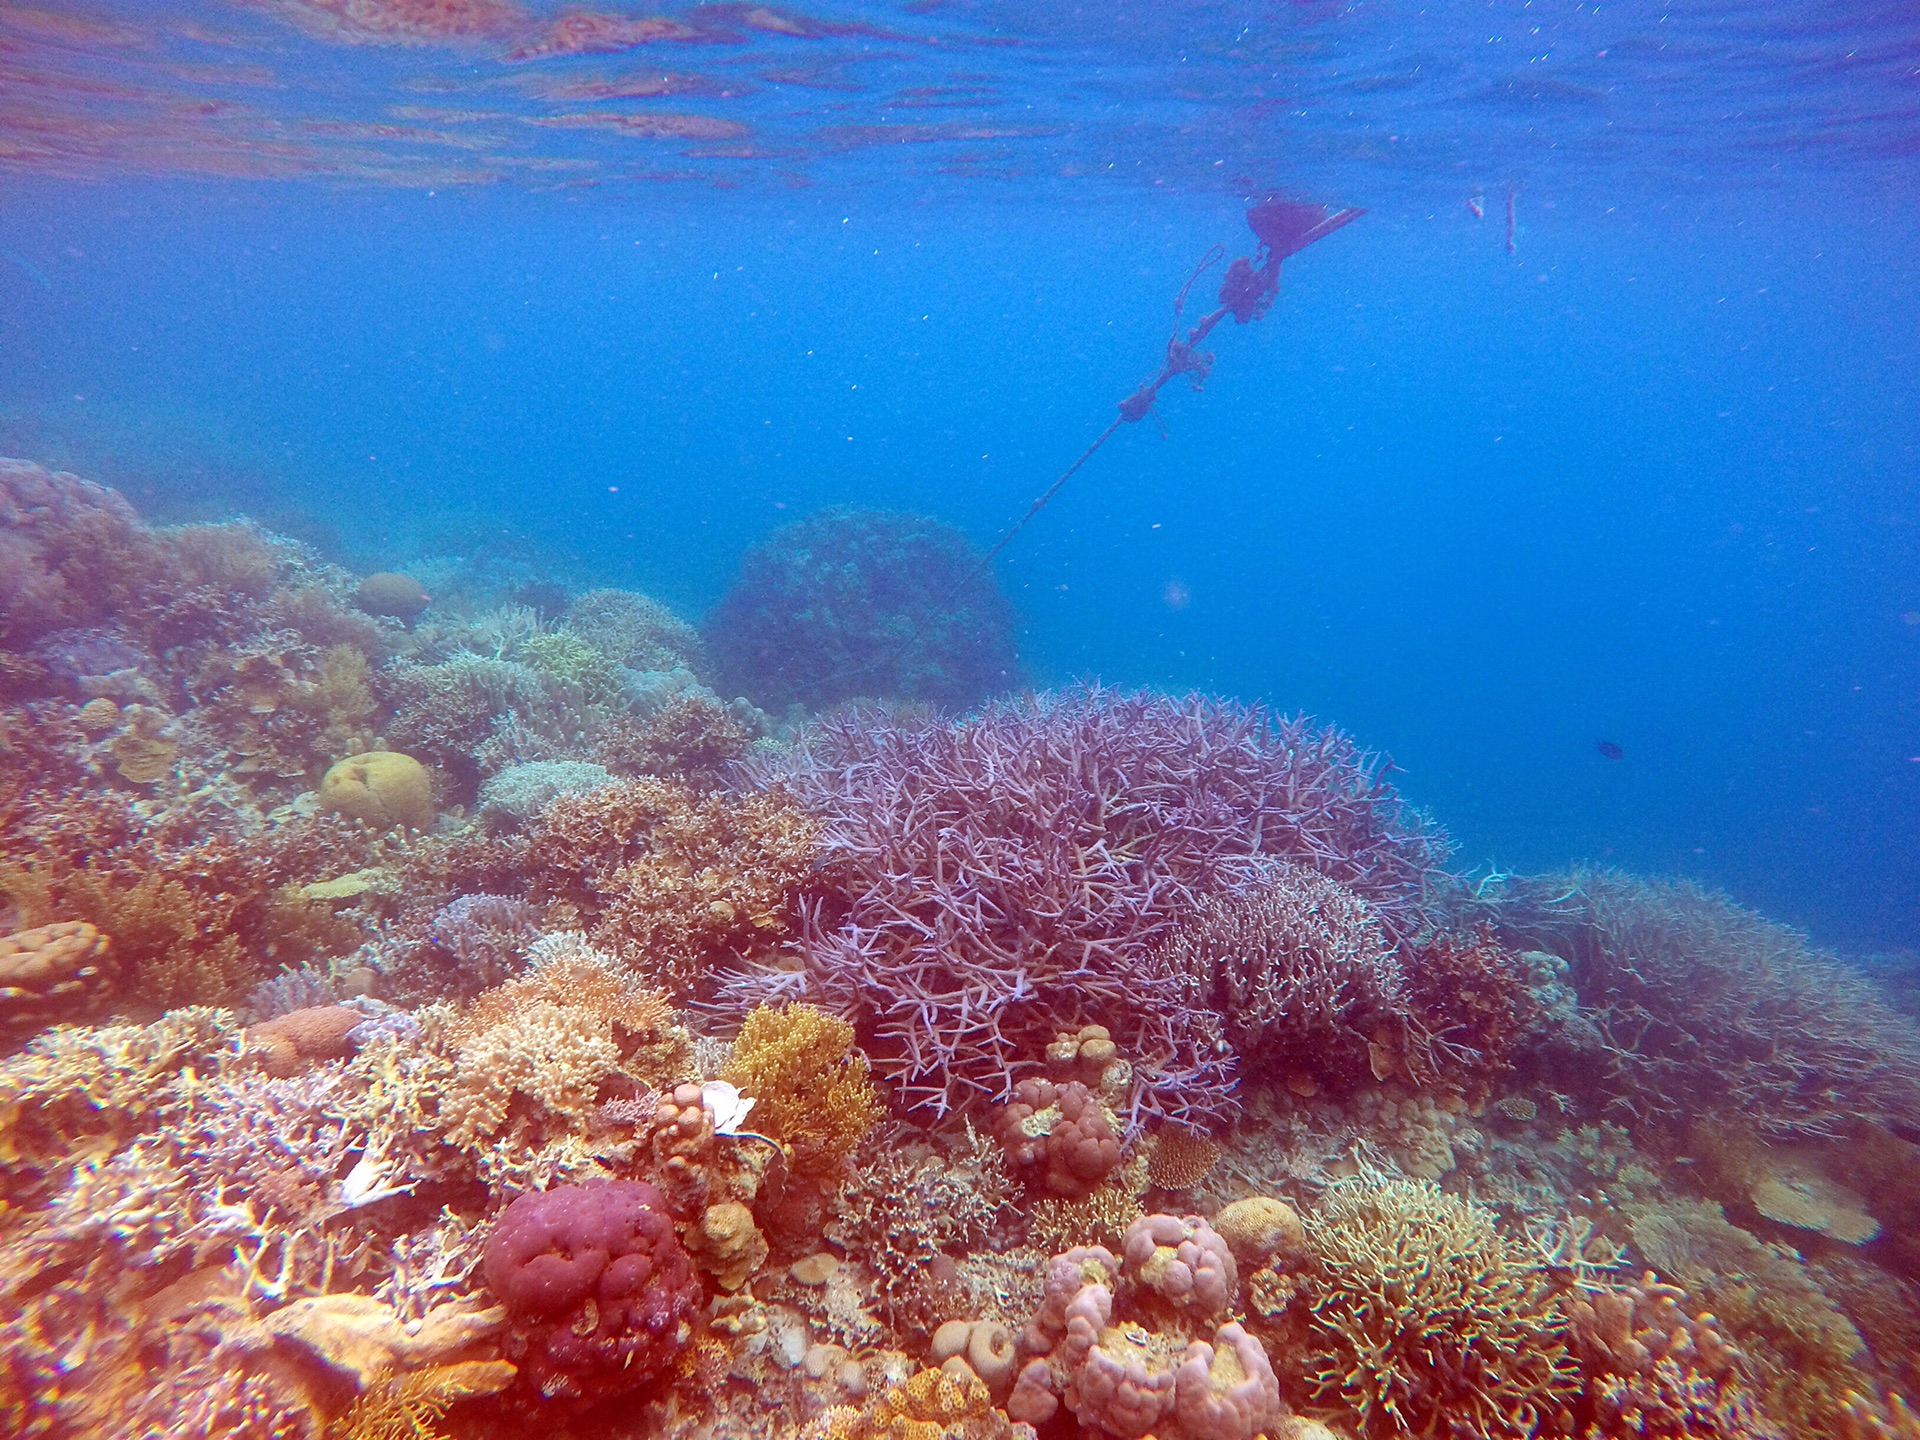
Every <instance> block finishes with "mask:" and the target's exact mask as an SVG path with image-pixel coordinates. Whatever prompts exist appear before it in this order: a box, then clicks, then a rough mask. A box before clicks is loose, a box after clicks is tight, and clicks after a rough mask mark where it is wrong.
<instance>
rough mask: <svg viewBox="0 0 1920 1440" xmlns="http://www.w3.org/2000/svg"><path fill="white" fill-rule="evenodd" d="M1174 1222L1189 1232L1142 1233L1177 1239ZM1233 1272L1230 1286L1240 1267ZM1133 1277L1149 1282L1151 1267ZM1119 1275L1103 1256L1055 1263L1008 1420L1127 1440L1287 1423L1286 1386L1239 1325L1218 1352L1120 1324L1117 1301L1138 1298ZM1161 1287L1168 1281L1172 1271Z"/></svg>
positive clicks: (1147, 1226) (1196, 1438) (1155, 1220)
mask: <svg viewBox="0 0 1920 1440" xmlns="http://www.w3.org/2000/svg"><path fill="white" fill-rule="evenodd" d="M1168 1221H1171V1222H1172V1224H1173V1226H1175V1227H1183V1226H1184V1222H1181V1221H1178V1220H1175V1219H1174V1217H1172V1216H1165V1215H1159V1216H1147V1217H1144V1225H1143V1226H1142V1228H1141V1230H1140V1233H1141V1234H1143V1235H1144V1234H1149V1233H1162V1234H1166V1235H1167V1237H1168V1238H1171V1234H1170V1232H1167V1231H1166V1228H1165V1226H1164V1225H1163V1224H1162V1223H1161V1222H1168ZM1187 1228H1191V1227H1187ZM1208 1233H1209V1234H1210V1233H1211V1232H1208ZM1213 1238H1214V1239H1215V1240H1216V1241H1217V1240H1218V1237H1217V1236H1215V1237H1213ZM1149 1248H1150V1249H1151V1248H1154V1247H1149ZM1219 1253H1220V1254H1221V1255H1225V1245H1224V1243H1221V1245H1220V1247H1219ZM1149 1264H1151V1257H1150V1259H1149ZM1225 1264H1226V1266H1227V1267H1228V1271H1227V1275H1228V1283H1229V1285H1230V1284H1231V1267H1232V1264H1233V1262H1232V1259H1231V1258H1230V1257H1228V1258H1227V1259H1226V1261H1225ZM1132 1268H1134V1269H1135V1270H1136V1271H1141V1272H1142V1273H1143V1274H1144V1268H1145V1267H1140V1266H1135V1267H1132ZM1120 1274H1121V1268H1120V1263H1119V1262H1118V1261H1117V1260H1116V1259H1115V1258H1114V1256H1113V1254H1112V1253H1111V1252H1110V1251H1107V1250H1105V1249H1102V1248H1100V1247H1098V1246H1093V1247H1085V1248H1080V1249H1074V1250H1069V1251H1067V1252H1065V1253H1063V1254H1060V1255H1056V1256H1055V1257H1054V1258H1053V1259H1052V1260H1051V1261H1049V1262H1048V1265H1047V1270H1046V1274H1045V1278H1044V1289H1043V1292H1042V1298H1041V1304H1040V1309H1039V1311H1038V1313H1037V1314H1036V1315H1035V1316H1034V1319H1033V1321H1032V1322H1031V1323H1030V1324H1029V1325H1028V1326H1027V1328H1026V1329H1025V1330H1024V1331H1023V1332H1022V1333H1021V1337H1020V1351H1021V1354H1022V1355H1023V1356H1026V1357H1029V1358H1027V1359H1026V1360H1025V1363H1024V1364H1023V1365H1022V1366H1021V1369H1020V1371H1019V1374H1018V1377H1017V1379H1016V1380H1015V1382H1014V1387H1013V1391H1012V1394H1011V1395H1010V1396H1009V1397H1008V1399H1007V1413H1008V1414H1009V1415H1011V1416H1012V1417H1013V1418H1014V1419H1016V1420H1022V1421H1025V1422H1027V1423H1029V1424H1032V1425H1036V1426H1037V1425H1044V1424H1046V1423H1047V1422H1048V1421H1049V1420H1051V1419H1052V1418H1053V1417H1054V1415H1055V1414H1056V1413H1057V1412H1058V1411H1059V1410H1060V1409H1061V1408H1062V1407H1064V1408H1065V1409H1066V1410H1067V1411H1068V1412H1069V1413H1070V1414H1072V1415H1073V1417H1074V1418H1075V1419H1076V1420H1078V1421H1079V1422H1080V1424H1081V1425H1082V1426H1084V1427H1086V1428H1087V1429H1089V1430H1093V1431H1096V1432H1098V1433H1101V1434H1106V1435H1116V1436H1120V1437H1122V1440H1141V1437H1144V1436H1146V1435H1149V1434H1151V1435H1155V1436H1158V1437H1162V1440H1253V1437H1254V1436H1256V1435H1260V1434H1262V1433H1265V1432H1268V1431H1271V1430H1272V1429H1273V1428H1274V1427H1275V1426H1276V1425H1277V1424H1279V1423H1280V1421H1281V1420H1282V1418H1283V1417H1284V1416H1285V1413H1286V1412H1285V1410H1284V1407H1283V1406H1282V1404H1281V1400H1280V1384H1279V1380H1278V1379H1277V1377H1276V1376H1275V1374H1274V1371H1273V1365H1272V1362H1271V1361H1270V1360H1269V1359H1268V1358H1267V1353H1266V1350H1265V1349H1264V1348H1263V1347H1262V1346H1261V1344H1260V1342H1259V1341H1258V1340H1256V1339H1255V1338H1254V1337H1253V1336H1251V1335H1249V1334H1248V1333H1247V1332H1246V1330H1245V1328H1244V1327H1242V1326H1241V1325H1239V1324H1238V1323H1237V1322H1231V1321H1230V1322H1228V1323H1227V1324H1224V1325H1221V1326H1220V1327H1219V1328H1218V1329H1217V1330H1215V1331H1214V1334H1213V1340H1212V1342H1211V1343H1209V1342H1207V1341H1204V1340H1186V1339H1185V1338H1184V1337H1183V1336H1182V1334H1181V1333H1180V1332H1179V1331H1178V1330H1161V1329H1158V1328H1152V1327H1149V1326H1147V1325H1144V1324H1141V1323H1139V1322H1138V1321H1136V1320H1126V1319H1120V1320H1116V1308H1115V1307H1116V1291H1118V1294H1119V1296H1120V1297H1122V1298H1125V1297H1126V1296H1128V1295H1129V1294H1131V1293H1133V1291H1132V1287H1123V1286H1121V1285H1120V1283H1119V1277H1120ZM1156 1278H1158V1279H1162V1280H1164V1279H1165V1278H1166V1271H1165V1269H1162V1270H1161V1271H1160V1273H1159V1275H1158V1276H1157V1277H1156ZM1176 1288H1177V1287H1176ZM1188 1293H1195V1292H1194V1291H1193V1290H1191V1289H1190V1290H1189V1292H1188Z"/></svg>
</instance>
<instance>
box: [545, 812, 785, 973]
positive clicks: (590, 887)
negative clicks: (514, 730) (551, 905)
mask: <svg viewBox="0 0 1920 1440" xmlns="http://www.w3.org/2000/svg"><path fill="white" fill-rule="evenodd" d="M817 834H818V830H817V827H816V825H815V824H814V822H813V821H812V820H810V819H808V818H807V817H806V816H805V815H803V814H802V813H801V812H800V811H799V810H798V809H796V808H795V807H794V806H793V805H792V804H791V803H790V802H788V801H787V800H786V799H785V798H784V797H783V796H781V795H779V794H778V793H775V792H770V791H762V792H756V793H754V794H750V795H721V794H705V795H703V794H699V793H696V792H695V791H694V790H693V789H692V788H691V787H689V786H688V785H686V784H684V783H680V782H675V781H668V780H657V779H639V780H627V781H623V782H622V783H620V784H618V785H609V786H605V787H603V788H601V789H598V790H591V791H586V792H583V793H580V794H575V795H562V796H560V797H559V798H558V799H556V800H555V801H554V802H553V804H552V805H550V806H548V808H547V811H546V813H545V814H544V815H543V816H542V817H541V820H540V823H539V824H538V826H537V827H536V828H535V831H534V835H533V844H532V854H531V860H532V864H533V867H534V887H535V889H536V890H537V891H544V892H545V893H546V894H547V895H548V896H551V897H553V898H558V899H564V900H570V901H572V902H574V903H575V904H577V905H578V906H579V907H580V909H581V911H582V913H583V915H584V916H585V917H586V918H587V919H588V920H589V921H590V922H592V923H593V924H594V927H595V928H594V932H593V933H594V939H595V941H596V942H597V943H599V944H601V945H603V946H605V947H606V948H607V949H608V950H610V951H612V952H613V953H614V954H615V955H617V956H619V957H620V958H621V959H622V960H625V961H627V962H628V963H629V964H632V965H635V966H636V967H638V968H640V969H642V970H643V971H645V972H646V973H647V974H648V975H649V976H651V977H655V978H657V979H658V980H659V981H660V982H662V983H664V984H665V985H666V986H667V988H668V989H669V990H670V991H672V992H674V993H676V994H685V993H688V992H691V991H693V990H695V989H696V988H698V987H699V986H700V985H701V983H702V981H703V980H704V978H705V977H706V975H707V974H708V973H709V971H710V970H711V969H712V968H713V963H714V962H715V961H716V960H718V959H720V958H722V957H726V956H737V955H743V954H748V953H751V952H754V951H757V950H763V949H766V948H768V947H769V946H771V945H772V944H775V943H777V942H778V941H780V940H782V939H784V938H786V937H787V936H788V935H789V934H790V933H791V924H792V919H793V913H794V909H795V902H796V900H797V899H798V895H799V891H800V887H801V885H802V883H803V882H804V881H805V879H806V877H807V875H808V872H809V869H810V867H811V864H812V858H813V853H814V847H815V842H816V837H817Z"/></svg>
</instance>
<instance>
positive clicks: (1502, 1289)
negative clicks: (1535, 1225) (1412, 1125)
mask: <svg viewBox="0 0 1920 1440" xmlns="http://www.w3.org/2000/svg"><path fill="white" fill-rule="evenodd" d="M1306 1232H1307V1242H1308V1245H1309V1246H1310V1247H1311V1249H1312V1251H1313V1255H1314V1261H1315V1265H1316V1270H1317V1275H1318V1277H1319V1287H1318V1294H1317V1296H1316V1298H1315V1299H1314V1302H1313V1323H1314V1328H1315V1330H1316V1332H1317V1333H1318V1336H1319V1338H1320V1340H1321V1342H1322V1343H1323V1344H1324V1346H1325V1351H1324V1354H1323V1357H1322V1358H1321V1359H1319V1360H1318V1361H1317V1362H1316V1364H1315V1366H1314V1368H1313V1371H1312V1379H1313V1382H1314V1384H1315V1386H1316V1387H1317V1389H1318V1392H1319V1399H1320V1400H1321V1402H1322V1403H1323V1404H1328V1405H1340V1406H1343V1407H1344V1408H1345V1410H1346V1411H1347V1413H1348V1414H1349V1415H1351V1417H1352V1420H1353V1423H1354V1425H1355V1427H1356V1429H1357V1430H1358V1432H1359V1434H1360V1435H1361V1436H1362V1440H1388V1437H1393V1436H1415V1435H1418V1436H1425V1435H1431V1434H1433V1433H1434V1432H1435V1431H1436V1430H1437V1429H1444V1428H1451V1429H1452V1430H1454V1431H1455V1432H1457V1433H1458V1432H1464V1433H1470V1434H1474V1435H1484V1436H1493V1437H1503V1436H1504V1437H1514V1440H1519V1437H1527V1436H1532V1435H1534V1434H1536V1433H1538V1432H1539V1431H1541V1430H1542V1429H1545V1430H1549V1431H1551V1430H1563V1429H1564V1428H1565V1425H1566V1418H1567V1417H1566V1411H1567V1407H1568V1406H1569V1404H1570V1403H1571V1401H1572V1399H1573V1396H1574V1393H1575V1391H1576V1388H1577V1385H1576V1380H1575V1372H1574V1368H1573V1365H1572V1363H1571V1361H1569V1359H1568V1357H1567V1352H1566V1346H1565V1344H1564V1342H1563V1339H1562V1332H1563V1330H1564V1323H1563V1321H1562V1320H1561V1319H1560V1318H1559V1316H1558V1315H1557V1313H1556V1311H1555V1309H1554V1306H1553V1299H1552V1293H1551V1286H1550V1285H1549V1283H1548V1279H1547V1277H1546V1276H1545V1275H1544V1274H1543V1273H1542V1271H1541V1269H1540V1267H1539V1266H1538V1265H1537V1264H1536V1263H1535V1261H1534V1259H1533V1257H1532V1256H1531V1255H1530V1254H1529V1252H1528V1250H1527V1248H1526V1246H1525V1245H1524V1244H1523V1243H1521V1242H1517V1241H1514V1240H1510V1239H1508V1238H1507V1237H1506V1236H1504V1235H1502V1234H1501V1233H1500V1231H1499V1230H1498V1229H1497V1228H1496V1227H1495V1225H1494V1218H1493V1213H1492V1212H1491V1211H1489V1210H1487V1209H1485V1208H1484V1207H1482V1206H1480V1205H1477V1204H1475V1203H1473V1202H1472V1201H1468V1200H1462V1199H1459V1198H1458V1197H1456V1196H1452V1195H1447V1194H1444V1193H1442V1192H1441V1190H1440V1189H1439V1187H1438V1186H1436V1185H1434V1184H1432V1183H1431V1182H1429V1181H1410V1180H1395V1179H1390V1178H1388V1177H1386V1176H1384V1175H1381V1174H1378V1173H1375V1172H1370V1171H1363V1172H1362V1173H1361V1174H1359V1175H1356V1176H1352V1177H1350V1178H1347V1179H1342V1180H1335V1181H1334V1182H1333V1183H1332V1184H1330V1185H1329V1186H1328V1187H1327V1191H1326V1194H1325V1196H1324V1197H1323V1198H1322V1200H1321V1203H1320V1204H1319V1206H1317V1207H1316V1208H1315V1209H1314V1211H1313V1212H1312V1213H1311V1214H1310V1215H1309V1216H1308V1217H1307V1219H1306Z"/></svg>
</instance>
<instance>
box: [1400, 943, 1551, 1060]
mask: <svg viewBox="0 0 1920 1440" xmlns="http://www.w3.org/2000/svg"><path fill="white" fill-rule="evenodd" d="M1531 973H1532V972H1531V970H1530V968H1529V967H1528V966H1527V965H1526V964H1525V963H1524V962H1523V961H1522V960H1521V959H1520V957H1519V956H1517V955H1515V954H1513V953H1512V952H1511V951H1509V950H1507V949H1506V948H1505V947H1503V946H1502V945H1501V944H1500V942H1499V940H1498V939H1496V938H1495V936H1494V934H1493V932H1492V930H1491V929H1490V928H1488V927H1482V928H1480V929H1477V930H1470V931H1467V930H1443V931H1441V932H1439V933H1438V934H1436V935H1432V936H1428V937H1426V938H1425V939H1423V940H1422V941H1421V942H1420V943H1419V944H1417V945H1415V946H1413V947H1412V950H1411V953H1410V955H1409V957H1408V960H1407V987H1408V992H1409V999H1410V1001H1411V1005H1412V1009H1413V1015H1414V1023H1415V1026H1416V1029H1417V1030H1418V1031H1419V1032H1420V1033H1421V1034H1422V1035H1424V1036H1425V1037H1427V1038H1426V1040H1425V1042H1424V1044H1423V1045H1422V1047H1421V1055H1420V1057H1419V1061H1418V1062H1417V1069H1416V1078H1418V1079H1420V1080H1423V1081H1426V1080H1433V1079H1439V1080H1441V1081H1443V1082H1444V1083H1447V1084H1450V1085H1454V1086H1458V1087H1460V1088H1466V1087H1469V1086H1471V1087H1473V1088H1475V1089H1476V1090H1477V1091H1478V1092H1479V1093H1480V1094H1481V1095H1483V1096H1484V1094H1485V1093H1486V1088H1487V1086H1488V1084H1489V1082H1491V1081H1493V1080H1495V1079H1497V1078H1498V1077H1500V1076H1502V1075H1505V1074H1507V1073H1508V1072H1509V1071H1511V1070H1512V1069H1513V1056H1514V1051H1515V1049H1516V1048H1517V1047H1518V1046H1519V1044H1520V1042H1521V1040H1522V1038H1523V1037H1524V1036H1525V1035H1526V1034H1527V1032H1528V1031H1529V1029H1530V1028H1531V1027H1532V1026H1533V1025H1534V1024H1536V1023H1537V1022H1538V1021H1539V1020H1541V1019H1542V1018H1543V1015H1544V1008H1543V1006H1542V1005H1541V1003H1540V1001H1539V999H1538V998H1536V996H1535V994H1534V991H1533V989H1532V985H1531V980H1530V976H1531Z"/></svg>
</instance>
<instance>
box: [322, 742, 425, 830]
mask: <svg viewBox="0 0 1920 1440" xmlns="http://www.w3.org/2000/svg"><path fill="white" fill-rule="evenodd" d="M320 804H321V807H322V808H323V809H327V810H335V811H338V812H339V813H340V814H342V815H351V816H352V817H353V818H354V819H356V820H359V821H362V822H364V823H365V824H368V825H371V826H373V828H374V829H376V830H391V829H392V828H393V827H394V826H396V825H404V826H406V828H407V829H409V830H426V829H429V828H431V826H432V825H433V813H434V812H433V777H432V776H431V775H429V774H428V773H427V767H426V766H424V765H422V764H421V763H420V762H419V761H418V760H416V759H414V758H413V757H412V756H411V755H402V754H401V753H400V752H399V751H397V750H369V751H367V752H366V753H365V754H364V755H349V756H348V757H347V758H346V759H344V760H342V761H340V762H338V763H337V764H335V765H334V766H333V768H331V769H330V770H328V771H327V773H326V776H325V778H323V779H322V780H321V781H320Z"/></svg>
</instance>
